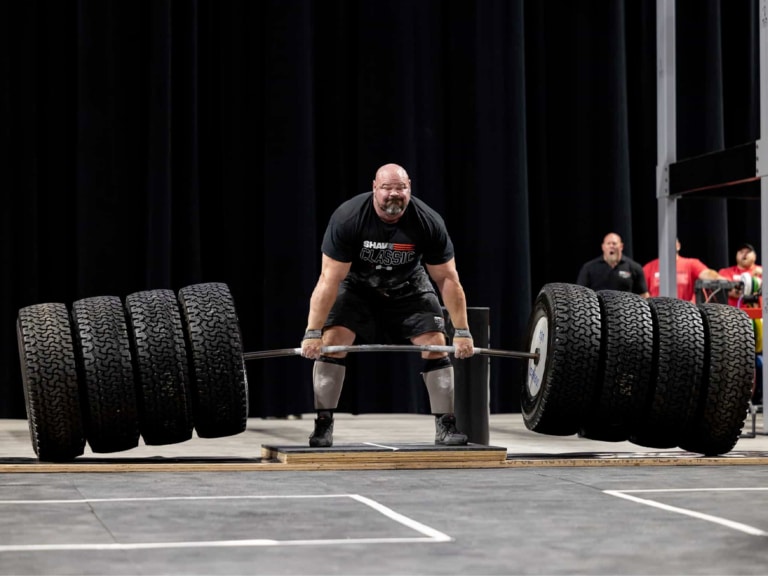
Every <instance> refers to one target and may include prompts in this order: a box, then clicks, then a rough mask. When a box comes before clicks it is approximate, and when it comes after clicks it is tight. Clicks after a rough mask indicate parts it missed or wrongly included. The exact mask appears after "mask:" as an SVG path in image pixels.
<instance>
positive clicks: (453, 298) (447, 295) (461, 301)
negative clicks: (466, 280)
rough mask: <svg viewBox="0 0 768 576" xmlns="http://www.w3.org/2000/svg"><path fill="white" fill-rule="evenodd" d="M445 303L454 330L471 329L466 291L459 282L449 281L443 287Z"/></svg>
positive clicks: (442, 292) (442, 293)
mask: <svg viewBox="0 0 768 576" xmlns="http://www.w3.org/2000/svg"><path fill="white" fill-rule="evenodd" d="M441 295H442V297H443V303H444V304H445V307H446V308H447V309H448V314H449V315H450V316H451V323H452V324H453V327H454V328H469V321H468V319H467V299H466V296H465V295H464V289H463V288H462V286H461V284H459V283H457V282H452V281H450V280H449V281H447V282H445V284H444V285H443V287H442V290H441Z"/></svg>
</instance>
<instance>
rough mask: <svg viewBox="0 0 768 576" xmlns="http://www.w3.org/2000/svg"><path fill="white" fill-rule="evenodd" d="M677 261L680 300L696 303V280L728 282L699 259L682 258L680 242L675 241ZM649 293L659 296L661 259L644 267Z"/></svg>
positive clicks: (656, 259) (678, 295) (652, 261)
mask: <svg viewBox="0 0 768 576" xmlns="http://www.w3.org/2000/svg"><path fill="white" fill-rule="evenodd" d="M675 254H676V256H675V257H676V261H677V264H676V266H677V297H678V298H680V300H688V301H689V302H694V303H695V302H696V291H695V289H696V280H726V278H724V277H723V276H721V275H720V274H718V273H717V272H716V271H715V270H713V269H712V268H710V267H709V266H707V265H706V264H704V263H703V262H702V261H701V260H699V259H698V258H686V257H684V256H680V240H675ZM643 273H644V274H645V281H646V282H647V284H648V292H649V293H650V295H651V296H652V297H655V296H658V295H659V285H660V280H659V259H658V258H655V259H654V260H651V261H650V262H648V263H647V264H646V265H645V266H643Z"/></svg>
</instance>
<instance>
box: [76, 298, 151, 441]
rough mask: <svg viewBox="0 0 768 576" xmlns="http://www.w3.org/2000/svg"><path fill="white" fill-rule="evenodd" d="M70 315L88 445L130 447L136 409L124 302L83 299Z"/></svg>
mask: <svg viewBox="0 0 768 576" xmlns="http://www.w3.org/2000/svg"><path fill="white" fill-rule="evenodd" d="M71 317H72V326H73V328H74V335H75V353H76V358H77V365H78V370H79V375H80V382H81V387H82V390H83V394H84V405H83V417H84V423H85V436H86V439H87V440H88V445H89V446H90V447H91V450H92V451H93V452H100V453H107V452H120V451H121V450H130V449H131V448H135V447H136V446H138V444H139V413H138V403H137V400H136V385H135V383H134V380H133V365H132V363H131V349H130V343H129V340H128V328H127V325H126V320H125V310H124V308H123V303H122V301H121V300H120V298H118V297H117V296H97V297H94V298H84V299H82V300H78V301H76V302H75V303H74V304H73V305H72V312H71Z"/></svg>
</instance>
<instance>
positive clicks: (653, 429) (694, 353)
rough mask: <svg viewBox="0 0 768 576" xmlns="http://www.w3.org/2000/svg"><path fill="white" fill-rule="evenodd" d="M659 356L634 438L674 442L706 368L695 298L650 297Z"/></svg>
mask: <svg viewBox="0 0 768 576" xmlns="http://www.w3.org/2000/svg"><path fill="white" fill-rule="evenodd" d="M648 303H649V304H650V307H651V314H652V315H653V321H654V336H655V340H656V342H655V347H656V362H655V365H654V366H653V369H654V374H653V377H652V388H651V392H650V394H649V398H648V403H647V405H646V408H645V410H644V414H643V416H642V417H641V420H640V422H639V423H638V425H637V426H636V428H635V430H634V431H633V433H632V434H631V435H630V438H629V440H630V441H631V442H633V443H635V444H638V445H640V446H646V447H649V448H675V447H677V445H678V443H679V442H680V440H681V437H682V433H683V430H684V429H686V427H687V426H689V424H690V422H691V421H692V419H693V417H694V411H695V409H696V403H697V399H698V395H699V390H700V389H701V380H702V375H703V372H704V323H703V321H702V318H701V313H700V312H699V310H698V308H697V307H696V305H695V304H693V303H691V302H687V301H685V300H678V299H677V298H669V297H663V296H662V297H657V298H649V299H648Z"/></svg>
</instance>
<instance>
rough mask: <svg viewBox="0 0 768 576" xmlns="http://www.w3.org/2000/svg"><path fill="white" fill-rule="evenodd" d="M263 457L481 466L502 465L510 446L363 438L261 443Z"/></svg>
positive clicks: (291, 461)
mask: <svg viewBox="0 0 768 576" xmlns="http://www.w3.org/2000/svg"><path fill="white" fill-rule="evenodd" d="M261 457H262V459H263V460H268V461H273V462H280V463H283V464H310V465H325V466H342V467H343V466H346V465H353V466H360V465H371V466H372V467H373V466H380V465H395V466H397V465H400V466H409V467H414V468H415V467H429V468H431V467H448V466H450V465H455V466H457V467H482V466H500V465H502V464H503V463H504V462H505V461H506V459H507V449H506V448H504V447H498V446H484V445H482V444H472V443H470V444H467V445H466V446H436V445H435V444H427V443H418V444H400V443H398V444H387V443H376V442H362V443H354V444H339V445H337V446H333V447H331V448H309V447H307V446H296V445H294V446H273V445H266V444H264V445H262V447H261Z"/></svg>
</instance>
